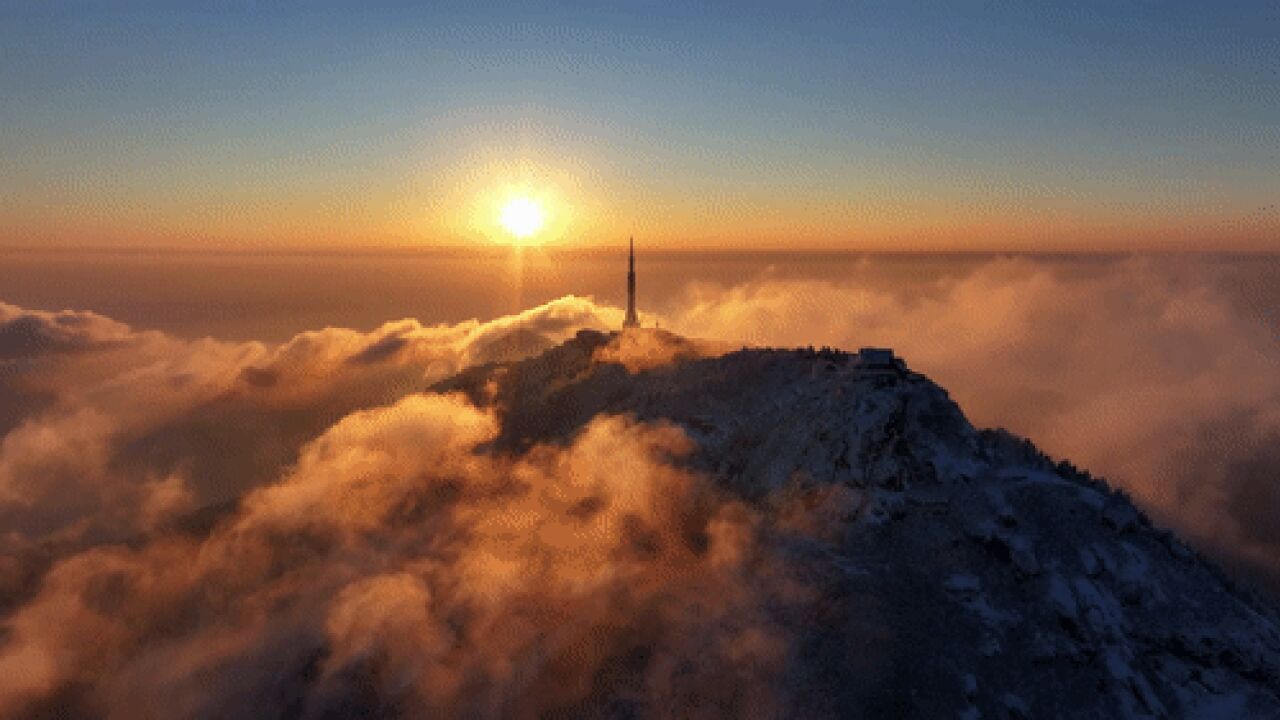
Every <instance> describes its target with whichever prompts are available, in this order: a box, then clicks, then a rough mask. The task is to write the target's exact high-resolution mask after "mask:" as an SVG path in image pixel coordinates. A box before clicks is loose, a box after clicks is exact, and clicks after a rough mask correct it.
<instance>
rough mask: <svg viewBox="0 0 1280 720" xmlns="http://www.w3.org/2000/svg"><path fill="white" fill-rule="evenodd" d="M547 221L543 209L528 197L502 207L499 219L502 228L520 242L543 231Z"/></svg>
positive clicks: (515, 199) (511, 201) (513, 200)
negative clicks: (543, 225)
mask: <svg viewBox="0 0 1280 720" xmlns="http://www.w3.org/2000/svg"><path fill="white" fill-rule="evenodd" d="M545 220H546V218H545V216H544V214H543V212H542V207H541V206H540V205H538V203H536V202H534V201H533V200H530V199H529V198H526V197H521V198H514V199H512V200H510V201H508V202H507V204H506V205H504V206H503V207H502V214H501V215H500V216H499V218H498V221H499V222H501V223H502V226H503V227H504V228H506V229H507V231H508V232H510V233H511V234H512V235H514V236H515V238H516V239H517V240H520V241H524V240H528V239H529V238H530V237H533V235H534V234H536V233H537V232H538V230H540V229H542V224H543V223H544V222H545Z"/></svg>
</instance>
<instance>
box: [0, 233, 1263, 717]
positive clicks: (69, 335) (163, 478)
mask: <svg viewBox="0 0 1280 720" xmlns="http://www.w3.org/2000/svg"><path fill="white" fill-rule="evenodd" d="M1218 287H1219V286H1218V285H1216V284H1215V283H1213V282H1211V280H1210V279H1206V278H1202V277H1201V278H1198V279H1197V276H1195V275H1190V276H1188V275H1186V274H1182V273H1177V272H1171V271H1170V270H1169V268H1168V267H1166V266H1165V265H1163V264H1162V263H1161V262H1160V261H1155V260H1143V259H1135V260H1126V261H1122V262H1115V263H1110V264H1107V265H1105V266H1101V267H1099V268H1097V269H1096V271H1094V272H1091V273H1088V274H1086V275H1084V276H1074V277H1068V276H1066V275H1064V274H1062V273H1061V272H1059V271H1056V270H1054V269H1053V268H1051V267H1049V266H1047V265H1045V264H1042V263H1038V262H1036V261H1033V260H1027V259H1015V260H998V261H993V262H991V263H988V264H985V265H982V266H979V267H977V268H976V269H974V270H972V271H969V272H966V273H964V274H962V275H958V276H954V277H949V278H947V279H944V280H941V281H938V282H937V283H936V284H935V285H934V286H932V287H930V288H929V289H928V292H925V293H922V294H920V293H917V294H913V295H910V296H908V295H906V294H902V293H895V292H893V291H886V290H874V289H869V288H866V287H858V286H853V285H845V284H841V283H838V282H832V281H807V280H771V279H762V280H758V281H752V282H747V283H743V284H739V285H736V286H718V285H705V284H704V285H694V286H691V287H689V288H688V290H687V291H686V293H685V294H684V295H683V296H682V298H681V299H680V301H679V302H678V303H676V304H675V305H674V306H673V309H672V310H671V311H670V312H668V313H666V314H665V317H664V318H663V325H664V326H665V327H669V328H671V329H673V330H675V331H677V332H680V333H683V334H685V335H687V336H690V337H696V338H707V339H711V340H715V341H718V342H717V343H716V344H709V343H689V344H680V343H677V344H671V343H667V344H663V346H662V347H661V348H656V349H655V348H650V347H646V346H644V345H643V344H642V343H639V342H638V339H636V338H633V339H632V341H631V342H629V343H615V344H613V345H610V346H608V347H606V348H604V349H603V350H602V351H601V352H600V354H599V357H598V358H597V359H598V360H602V361H611V362H619V363H621V364H623V365H624V366H626V367H627V368H628V371H630V372H643V371H645V370H646V369H649V368H652V367H655V366H657V365H661V364H663V363H666V362H673V361H678V360H680V359H682V358H684V357H686V356H690V355H694V354H699V353H706V352H718V351H719V349H720V348H722V347H724V346H726V345H727V344H730V343H740V342H746V343H750V344H762V345H775V346H788V345H791V346H795V345H834V346H841V347H846V348H856V347H859V346H864V345H887V346H891V347H894V348H896V349H897V350H898V351H899V354H900V355H902V356H903V357H905V358H906V359H907V360H908V362H909V363H910V364H911V365H912V367H913V368H915V369H917V370H920V371H923V372H926V373H927V374H929V375H930V376H931V377H933V378H934V379H935V380H937V381H938V382H939V383H940V384H942V385H943V386H944V387H947V388H948V389H949V390H950V391H951V392H952V394H953V396H954V397H955V398H956V400H957V401H958V402H959V403H960V404H961V406H962V407H963V408H964V409H965V410H966V411H967V412H968V413H969V415H970V417H972V418H973V419H974V420H975V421H976V422H977V423H978V424H987V425H1003V426H1005V427H1008V428H1010V429H1012V430H1014V431H1016V432H1019V433H1021V434H1024V435H1026V436H1028V437H1030V438H1032V439H1033V440H1034V441H1036V442H1037V443H1038V444H1040V445H1041V446H1042V447H1043V448H1045V449H1046V450H1048V451H1049V452H1051V453H1053V454H1055V455H1059V456H1063V457H1067V458H1069V459H1071V460H1072V461H1074V462H1075V463H1076V464H1078V465H1081V466H1084V467H1087V468H1088V469H1090V470H1092V471H1094V472H1095V473H1098V474H1102V475H1105V476H1107V477H1108V479H1109V480H1111V481H1112V482H1114V483H1115V484H1118V485H1121V486H1123V487H1125V488H1126V489H1127V490H1128V491H1129V492H1130V493H1132V494H1133V495H1134V496H1135V497H1136V498H1137V499H1138V500H1139V502H1141V503H1142V504H1143V505H1145V506H1146V507H1147V508H1148V509H1149V510H1151V511H1153V512H1154V513H1155V514H1156V515H1157V517H1158V518H1159V519H1160V520H1161V521H1163V522H1166V523H1168V524H1170V525H1172V526H1174V527H1176V528H1178V529H1179V530H1181V531H1182V532H1183V533H1186V534H1189V535H1191V536H1192V537H1194V538H1196V539H1198V541H1199V542H1200V543H1201V544H1202V546H1206V547H1211V548H1213V549H1215V550H1216V551H1217V552H1218V553H1219V555H1220V556H1221V557H1224V558H1226V559H1228V560H1229V561H1232V562H1237V563H1239V564H1240V565H1241V566H1242V567H1244V568H1247V569H1250V570H1252V571H1254V572H1256V573H1258V574H1259V576H1260V577H1263V578H1270V579H1274V578H1276V577H1280V568H1277V566H1276V561H1275V558H1276V557H1280V534H1277V533H1276V531H1275V529H1274V523H1273V522H1272V520H1273V518H1274V517H1275V516H1276V513H1277V511H1280V496H1278V494H1277V491H1276V489H1275V488H1276V487H1277V483H1276V480H1277V477H1276V475H1277V469H1278V468H1280V456H1278V455H1277V452H1276V450H1275V448H1277V447H1280V410H1277V408H1280V402H1278V401H1280V350H1278V349H1277V338H1276V334H1275V328H1274V327H1268V326H1266V325H1264V324H1262V323H1261V322H1258V321H1256V320H1251V319H1248V318H1244V317H1242V316H1240V314H1239V313H1238V312H1236V311H1235V309H1234V308H1233V307H1232V306H1231V305H1230V303H1229V302H1228V301H1227V300H1226V299H1225V298H1224V297H1223V295H1222V293H1221V291H1220V290H1219V289H1218ZM620 321H621V313H620V312H619V311H618V310H617V309H616V308H610V307H602V306H599V305H597V304H595V303H593V302H592V301H590V300H588V299H582V298H573V297H568V298H563V299H561V300H557V301H555V302H552V303H549V304H547V305H544V306H541V307H538V308H534V309H531V310H529V311H527V312H524V313H522V314H520V315H517V316H511V317H507V318H500V319H498V320H494V321H491V322H484V323H482V322H474V321H473V322H468V323H463V324H459V325H452V326H433V327H428V326H423V325H421V324H419V323H418V322H416V321H412V320H403V321H398V322H392V323H388V324H386V325H383V326H382V327H380V328H378V329H376V330H374V331H371V332H367V333H364V332H357V331H353V330H346V329H338V328H327V329H324V330H320V331H316V332H309V333H303V334H301V335H298V336H297V337H295V338H293V339H292V340H290V341H289V342H287V343H284V344H283V345H279V346H267V345H264V344H260V343H228V342H220V341H216V340H209V339H206V340H197V341H184V340H178V339H175V338H172V337H169V336H166V335H163V334H161V333H156V332H146V331H138V330H134V329H132V328H130V327H128V326H125V325H122V324H120V323H117V322H114V321H112V320H110V319H109V318H105V317H102V316H99V315H95V314H93V313H88V312H61V313H46V312H39V311H33V310H25V309H22V308H17V307H14V306H10V305H3V304H0V527H2V528H3V529H4V531H3V534H2V535H0V612H3V613H4V631H3V634H2V635H0V714H5V715H14V714H26V715H30V716H42V715H57V714H62V715H73V716H84V715H90V716H105V717H174V716H192V715H195V716H213V715H217V716H232V715H262V714H268V715H270V714H286V713H294V714H298V715H302V716H312V717H323V716H326V715H334V714H341V713H342V712H344V709H350V708H355V707H362V708H366V709H368V708H373V713H374V714H382V715H385V716H394V715H397V714H399V712H400V711H402V710H403V709H405V708H408V707H414V708H422V707H427V708H430V709H432V710H435V711H438V712H439V713H442V714H459V713H461V714H467V715H474V716H511V715H516V716H519V715H522V714H527V715H534V714H537V713H538V712H541V711H543V710H549V709H550V710H554V709H559V710H564V711H576V712H597V713H601V714H606V713H622V714H625V713H626V712H628V710H629V708H630V709H634V708H637V707H642V706H643V707H662V708H667V709H669V710H670V712H671V713H673V714H681V715H697V714H699V713H700V712H705V713H710V714H725V713H730V714H746V713H750V714H759V713H762V712H767V711H768V710H769V709H770V708H771V707H772V708H783V707H789V708H792V709H794V708H795V707H796V706H795V705H794V703H797V702H802V701H803V698H797V697H795V696H793V695H789V694H788V688H794V687H797V685H796V684H795V683H794V682H788V678H792V679H793V678H794V677H795V676H796V675H797V673H800V674H803V663H804V660H803V655H804V654H803V652H801V651H800V650H798V648H797V645H796V643H797V642H799V639H798V636H797V633H796V632H795V631H794V628H791V627H788V620H787V618H788V617H795V616H804V615H805V614H806V613H810V614H811V612H812V611H814V610H815V608H814V606H813V605H812V603H813V602H815V598H816V597H818V596H820V595H821V593H819V592H817V590H816V589H815V587H814V582H816V581H815V580H814V579H813V575H815V574H813V573H810V574H808V575H804V573H802V572H801V570H802V565H801V564H798V563H797V562H796V560H795V559H794V558H789V557H786V552H785V549H784V548H785V543H779V542H778V541H777V538H776V537H771V536H770V533H771V532H778V531H781V532H793V533H800V534H811V535H822V534H825V533H829V532H831V531H832V529H831V528H828V527H819V526H815V525H813V523H815V522H817V523H818V525H821V524H822V522H826V521H825V520H814V519H813V518H814V516H813V515H812V514H808V513H797V512H792V510H794V508H789V507H788V506H787V501H779V503H778V504H777V505H776V506H774V507H771V508H770V509H762V508H761V507H758V506H747V505H744V504H743V503H742V502H739V501H738V500H736V499H734V498H732V497H728V496H726V495H724V494H723V493H722V492H720V491H718V490H717V489H715V488H713V487H711V486H710V485H709V484H708V483H707V482H706V481H705V480H704V479H703V478H700V477H698V476H697V475H696V474H692V473H690V472H688V471H686V470H681V469H679V467H678V465H679V464H678V462H676V460H677V459H678V458H679V457H681V456H682V455H683V454H684V453H686V452H688V451H689V448H690V446H689V443H690V440H689V439H688V438H687V437H686V436H685V435H684V434H683V433H682V432H680V431H679V430H678V429H676V428H674V427H669V426H636V425H634V424H632V423H631V421H629V420H627V419H625V418H618V417H600V418H597V419H596V420H595V421H594V422H592V423H591V424H590V425H589V426H588V427H587V429H586V431H585V432H584V433H582V434H581V435H580V436H579V437H577V438H576V439H574V440H573V442H571V443H569V444H567V445H565V446H555V447H548V446H539V447H535V448H533V449H532V450H530V451H529V452H528V453H526V454H522V455H519V456H514V457H502V456H494V455H492V454H486V453H478V452H477V451H476V450H477V448H481V447H483V446H484V445H485V443H487V442H488V441H489V440H491V439H492V438H493V437H494V435H495V433H496V432H497V422H498V419H497V418H495V417H493V416H492V415H490V414H488V413H487V412H485V411H481V410H478V409H476V408H475V407H473V406H471V405H470V404H468V403H466V402H465V401H464V400H462V399H461V398H460V397H457V396H447V395H446V396H442V395H437V394H431V393H425V392H424V390H425V389H426V388H427V387H428V386H430V385H431V384H432V383H433V382H435V381H436V380H439V379H441V378H444V377H446V376H448V375H451V374H453V373H455V372H457V371H458V370H460V369H463V368H465V367H468V366H472V365H476V364H481V363H486V362H492V361H500V360H508V359H513V358H518V357H523V356H526V355H530V354H534V353H536V352H539V351H540V350H542V349H544V348H546V347H548V346H550V345H552V344H555V343H558V342H560V341H562V340H564V339H565V338H568V337H570V336H572V335H573V334H574V333H575V332H576V331H577V330H579V329H581V328H587V327H593V328H606V327H614V326H616V325H617V324H619V323H620ZM800 501H806V502H810V501H812V498H809V499H807V500H803V499H802V500H797V502H800ZM770 513H773V514H772V515H769V514H770ZM801 516H803V517H806V518H808V519H806V521H805V522H804V523H799V524H797V523H796V522H794V521H793V520H789V518H791V519H794V518H795V517H801ZM839 517H841V514H840V513H838V512H836V513H832V516H831V519H830V522H831V523H837V522H839V520H838V518H839ZM769 528H773V530H769ZM779 529H781V530H779ZM601 687H607V688H608V690H609V692H608V693H607V696H608V697H612V698H615V699H616V700H615V702H618V703H622V704H623V705H625V707H622V706H620V707H611V708H601V707H594V706H591V705H590V703H592V702H593V701H594V700H593V698H600V697H605V696H606V694H601V693H598V692H594V690H598V689H600V688H601ZM742 688H748V690H746V691H742V690H741V689H742ZM298 698H302V700H298ZM298 702H301V703H302V704H303V705H302V706H298V705H297V703H298ZM290 703H294V704H292V705H290ZM628 703H630V705H628Z"/></svg>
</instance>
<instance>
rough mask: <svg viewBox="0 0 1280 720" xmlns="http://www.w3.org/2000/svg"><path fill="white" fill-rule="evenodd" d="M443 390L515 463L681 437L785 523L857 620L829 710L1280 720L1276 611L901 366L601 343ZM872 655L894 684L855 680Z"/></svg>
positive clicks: (876, 358) (782, 527) (1103, 490)
mask: <svg viewBox="0 0 1280 720" xmlns="http://www.w3.org/2000/svg"><path fill="white" fill-rule="evenodd" d="M436 389H438V390H441V391H458V392H462V393H465V394H466V395H467V396H468V397H469V398H470V399H471V400H472V401H473V402H474V403H476V404H478V405H480V406H482V407H489V408H492V409H494V410H495V411H496V414H497V416H498V418H499V420H500V426H501V431H500V434H499V436H498V439H497V440H496V441H495V442H494V443H493V445H492V446H491V449H492V450H493V451H497V452H519V451H522V450H523V449H525V448H528V447H531V446H533V445H536V444H563V443H567V442H569V441H571V439H572V438H574V437H575V436H576V434H577V433H579V432H580V431H581V430H582V429H583V428H585V427H586V426H587V425H588V423H590V422H591V421H592V420H593V419H594V418H597V417H600V416H608V415H625V416H628V417H631V418H634V420H635V421H636V422H639V423H645V424H669V425H674V426H676V427H678V428H680V430H681V431H682V432H683V433H684V434H685V435H686V436H687V437H688V438H689V439H690V440H691V441H692V447H693V449H692V451H691V452H690V453H689V454H688V455H687V456H685V457H681V458H679V459H678V460H677V461H678V462H680V463H681V464H682V465H683V466H685V467H687V468H688V469H690V470H692V471H694V472H697V473H699V474H701V475H704V476H706V477H707V478H709V479H710V480H711V482H712V484H713V486H714V487H716V488H719V490H720V491H721V492H724V493H726V494H729V495H731V496H734V497H737V498H740V499H741V501H742V502H745V503H750V504H756V505H762V506H766V507H769V508H772V509H773V510H778V508H781V507H783V506H785V507H786V508H787V510H786V511H785V512H781V511H779V512H777V513H776V514H775V515H774V517H775V520H776V521H777V522H778V527H777V529H776V530H775V532H777V533H779V534H780V535H782V536H786V537H788V538H789V539H788V540H787V541H786V542H787V543H789V544H788V545H787V546H788V547H790V548H791V550H790V551H789V552H790V553H791V557H792V559H793V562H794V566H793V567H791V568H790V570H789V571H790V572H798V573H821V574H822V577H823V578H824V580H823V583H822V584H823V587H825V588H826V592H828V593H829V594H830V595H829V598H828V602H829V603H832V604H833V605H832V607H834V608H838V609H837V610H833V616H832V617H830V618H824V619H821V620H818V619H813V620H812V622H811V623H809V624H808V625H806V626H805V629H804V630H803V632H805V633H811V634H812V635H813V637H812V639H811V641H810V642H811V644H812V647H813V652H815V653H820V654H821V653H825V654H829V655H830V657H829V658H827V660H826V661H824V662H821V663H809V664H808V667H810V668H811V672H815V673H816V675H815V676H814V677H810V678H802V679H800V680H799V682H801V684H802V685H803V684H804V683H812V684H813V685H814V686H815V687H821V688H824V690H823V692H827V693H830V692H833V690H832V688H840V689H839V690H838V693H837V696H836V697H830V696H828V697H826V698H825V699H824V700H823V702H832V703H835V706H836V707H844V708H849V707H859V708H869V709H871V710H870V711H869V712H870V714H872V715H875V714H884V713H888V714H890V715H896V716H904V715H916V716H922V717H924V716H927V717H944V716H951V717H955V716H960V717H1045V716H1059V715H1061V714H1062V713H1063V712H1067V713H1068V714H1071V715H1073V716H1076V715H1078V716H1087V717H1104V716H1105V717H1113V716H1120V717H1170V716H1174V717H1218V716H1231V717H1237V716H1250V717H1277V716H1280V629H1278V628H1280V623H1278V622H1277V615H1276V613H1275V611H1274V609H1273V608H1271V607H1269V606H1268V605H1267V604H1265V603H1264V602H1262V601H1260V600H1258V599H1257V598H1255V597H1254V596H1252V595H1250V594H1248V593H1246V592H1244V591H1242V590H1240V589H1237V588H1235V587H1234V586H1233V585H1232V584H1231V583H1230V582H1228V581H1227V580H1225V579H1224V578H1223V577H1222V575H1221V574H1220V573H1219V572H1218V571H1217V570H1216V569H1215V568H1214V567H1213V566H1212V565H1210V564H1209V563H1207V562H1206V561H1204V560H1203V559H1201V558H1200V557H1199V556H1198V554H1197V553H1195V552H1194V551H1192V550H1190V549H1189V548H1188V547H1187V546H1186V545H1185V544H1184V543H1182V541H1180V540H1179V539H1178V538H1176V537H1175V536H1173V535H1172V534H1171V533H1169V532H1167V531H1164V530H1161V529H1158V528H1156V527H1153V526H1152V525H1151V523H1150V522H1149V521H1148V520H1147V519H1146V518H1145V516H1144V515H1143V514H1142V513H1141V512H1140V511H1139V510H1138V509H1137V508H1135V507H1134V506H1133V504H1132V503H1131V502H1130V501H1129V499H1128V498H1127V497H1126V496H1125V495H1123V494H1122V493H1119V492H1116V491H1114V490H1112V489H1111V488H1110V487H1109V486H1108V485H1107V484H1106V483H1105V482H1103V481H1101V480H1097V479H1095V478H1093V477H1091V476H1089V475H1088V474H1087V473H1083V472H1081V471H1079V470H1077V469H1076V468H1075V467H1074V466H1072V465H1071V464H1070V463H1067V462H1055V461H1053V460H1051V459H1050V458H1048V457H1047V456H1045V455H1044V454H1043V453H1041V452H1040V451H1039V450H1038V449H1036V448H1035V446H1034V445H1033V444H1031V443H1030V442H1028V441H1026V440H1023V439H1021V438H1018V437H1016V436H1014V435H1012V434H1010V433H1007V432H1005V431H1003V430H986V429H979V428H975V427H974V426H973V425H972V424H971V423H970V422H969V420H968V419H967V418H966V417H965V416H964V414H963V412H962V411H961V409H960V408H959V407H958V406H957V405H956V403H955V402H953V401H952V400H951V398H950V397H949V396H948V394H947V392H946V391H945V390H944V389H943V388H942V387H940V386H938V385H937V384H935V383H934V382H932V381H931V380H929V379H928V378H927V377H925V376H924V375H922V374H920V373H917V372H913V371H912V370H910V369H909V368H908V366H907V365H906V363H905V362H903V361H902V360H900V359H898V358H896V357H895V356H894V355H893V353H892V352H891V351H889V350H885V349H864V350H862V351H859V352H854V353H848V352H843V351H839V350H832V349H827V348H824V349H818V350H815V349H812V348H808V349H798V350H776V349H745V348H744V349H739V350H732V351H727V349H726V348H724V347H716V346H713V345H711V344H709V343H700V342H698V341H694V340H689V339H686V338H682V337H679V336H677V335H674V334H672V333H667V332H664V331H660V330H637V329H628V330H626V331H624V332H622V333H601V332H595V331H583V332H580V333H579V334H578V335H577V336H576V337H575V338H573V339H571V340H569V341H568V342H566V343H564V344H562V345H560V346H558V347H555V348H551V349H549V350H547V351H546V352H544V353H542V354H540V355H538V356H536V357H532V358H529V359H526V360H523V361H520V362H515V363H507V364H494V365H486V366H483V367H477V368H473V369H471V370H468V371H466V372H464V373H462V374H461V375H459V376H456V377H454V378H452V379H450V380H448V381H445V382H443V383H441V384H440V385H438V386H437V388H436ZM854 608H858V610H856V611H855V609H854ZM868 608H870V610H868ZM864 611H865V612H869V613H871V614H872V615H874V616H875V618H876V621H875V622H874V623H870V622H866V621H865V618H864V617H863V616H862V612H864ZM813 623H817V625H813ZM802 624H803V623H802ZM851 649H856V652H858V653H869V654H871V655H874V656H875V657H876V658H877V662H876V663H874V664H873V667H864V666H862V665H858V664H854V665H849V658H848V657H847V654H848V653H850V652H854V650H851ZM812 668H823V669H820V670H812ZM854 668H856V671H855V669H854ZM846 676H847V677H846ZM922 677H929V678H930V681H929V682H927V683H926V682H921V678H922ZM922 693H923V694H922ZM815 702H816V701H815ZM828 709H830V708H828ZM1068 709H1069V710H1068Z"/></svg>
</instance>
